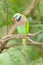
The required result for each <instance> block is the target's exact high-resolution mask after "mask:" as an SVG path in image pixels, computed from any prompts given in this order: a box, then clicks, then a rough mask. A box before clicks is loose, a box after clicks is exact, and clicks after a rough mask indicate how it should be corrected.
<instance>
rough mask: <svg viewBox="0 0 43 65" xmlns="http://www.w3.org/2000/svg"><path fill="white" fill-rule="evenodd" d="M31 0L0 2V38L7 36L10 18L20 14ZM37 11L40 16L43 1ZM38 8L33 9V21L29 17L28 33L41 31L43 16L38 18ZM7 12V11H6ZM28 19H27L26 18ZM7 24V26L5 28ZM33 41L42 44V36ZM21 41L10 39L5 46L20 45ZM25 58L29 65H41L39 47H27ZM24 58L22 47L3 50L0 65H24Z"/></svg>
mask: <svg viewBox="0 0 43 65" xmlns="http://www.w3.org/2000/svg"><path fill="white" fill-rule="evenodd" d="M31 1H33V0H6V1H5V0H0V38H2V37H3V36H5V35H6V34H7V27H8V29H9V28H10V26H11V25H12V24H14V23H13V22H12V17H13V15H14V14H15V13H17V12H20V13H22V12H23V11H24V10H25V8H27V6H29V4H30V3H31ZM38 7H39V10H40V13H41V15H42V14H43V0H41V1H40V3H39V5H38ZM38 7H36V8H35V9H34V13H33V15H34V19H33V17H32V16H31V15H30V17H31V18H32V20H31V18H30V33H35V32H37V31H40V30H43V16H42V17H40V16H41V15H40V13H39V10H38ZM7 10H8V11H7ZM7 14H8V16H7ZM27 18H28V19H29V17H27ZM7 22H8V26H7ZM32 39H33V40H35V41H38V42H43V34H40V35H38V36H36V37H32ZM20 42H21V39H19V40H17V39H11V40H10V41H8V42H7V45H11V44H14V43H20ZM26 49H27V51H26V54H27V57H28V63H29V65H43V62H42V59H43V58H42V54H41V51H40V46H27V47H26ZM25 63H26V62H25V57H24V54H23V47H22V46H19V47H14V48H10V49H7V50H6V49H4V50H3V52H2V53H0V65H25Z"/></svg>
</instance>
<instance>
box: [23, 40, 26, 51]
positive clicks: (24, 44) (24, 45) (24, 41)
mask: <svg viewBox="0 0 43 65" xmlns="http://www.w3.org/2000/svg"><path fill="white" fill-rule="evenodd" d="M22 43H23V47H24V49H25V50H26V39H22Z"/></svg>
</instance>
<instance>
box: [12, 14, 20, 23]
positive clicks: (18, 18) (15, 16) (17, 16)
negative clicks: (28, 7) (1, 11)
mask: <svg viewBox="0 0 43 65" xmlns="http://www.w3.org/2000/svg"><path fill="white" fill-rule="evenodd" d="M13 18H14V19H16V20H17V22H19V21H20V20H21V14H20V13H16V14H14V16H13Z"/></svg>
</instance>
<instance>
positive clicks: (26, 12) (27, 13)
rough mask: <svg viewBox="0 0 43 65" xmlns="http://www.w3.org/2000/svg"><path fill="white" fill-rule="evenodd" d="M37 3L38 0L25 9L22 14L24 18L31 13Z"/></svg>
mask: <svg viewBox="0 0 43 65" xmlns="http://www.w3.org/2000/svg"><path fill="white" fill-rule="evenodd" d="M38 3H39V0H33V2H32V3H31V4H30V6H29V7H27V8H26V9H25V11H24V12H23V13H24V14H25V15H26V16H27V15H29V14H30V13H31V11H32V10H33V9H34V8H35V7H36V6H37V5H38Z"/></svg>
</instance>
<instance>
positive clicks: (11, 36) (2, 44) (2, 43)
mask: <svg viewBox="0 0 43 65" xmlns="http://www.w3.org/2000/svg"><path fill="white" fill-rule="evenodd" d="M42 32H43V30H41V31H39V32H37V33H34V34H22V35H20V34H15V35H14V34H9V35H6V36H4V37H3V38H2V39H0V49H3V48H10V47H12V46H22V44H14V45H11V46H5V45H6V44H5V43H6V42H7V41H9V40H10V39H14V38H16V39H20V38H26V39H27V40H28V41H30V42H31V43H28V44H27V45H40V46H42V45H43V43H40V42H36V41H33V40H32V39H30V37H29V36H36V35H38V34H40V33H42Z"/></svg>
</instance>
